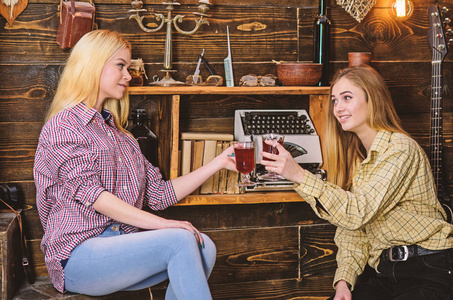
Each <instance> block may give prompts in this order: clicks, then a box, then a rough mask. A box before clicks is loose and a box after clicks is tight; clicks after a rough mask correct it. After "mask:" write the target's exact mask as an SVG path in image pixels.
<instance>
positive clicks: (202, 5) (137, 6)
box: [128, 0, 211, 86]
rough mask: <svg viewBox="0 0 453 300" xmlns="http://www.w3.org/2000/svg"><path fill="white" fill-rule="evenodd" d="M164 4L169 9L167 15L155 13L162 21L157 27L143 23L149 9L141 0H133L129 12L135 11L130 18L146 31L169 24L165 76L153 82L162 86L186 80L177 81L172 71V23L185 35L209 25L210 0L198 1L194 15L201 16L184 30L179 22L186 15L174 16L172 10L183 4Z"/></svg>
mask: <svg viewBox="0 0 453 300" xmlns="http://www.w3.org/2000/svg"><path fill="white" fill-rule="evenodd" d="M162 4H163V5H167V7H166V10H167V17H165V16H164V15H163V14H154V16H155V18H156V21H157V22H160V24H159V26H157V27H156V28H147V27H146V26H145V25H143V18H144V16H140V13H141V12H146V11H147V10H146V9H144V8H143V2H142V1H140V0H133V1H132V3H131V5H132V7H133V9H131V10H129V11H128V12H131V13H134V14H132V15H131V16H130V17H129V19H135V20H137V23H138V25H139V26H140V28H141V29H142V30H143V31H145V32H157V31H159V30H160V29H162V27H164V24H165V23H166V24H167V33H166V36H165V53H164V69H163V70H160V71H161V72H165V76H164V78H163V79H161V80H158V81H155V82H153V83H151V84H156V85H162V86H171V85H179V84H184V82H181V81H176V80H174V79H173V78H172V77H171V75H170V73H172V72H176V70H172V39H171V34H172V27H171V25H172V24H173V26H174V27H175V29H176V30H177V31H178V32H179V33H181V34H184V35H192V34H194V33H195V32H197V31H198V29H199V28H200V27H201V25H203V24H207V25H209V22H208V20H206V19H205V17H209V15H207V12H208V11H209V5H211V3H209V0H199V1H198V11H199V12H195V13H193V14H194V15H197V16H199V17H200V18H199V19H198V20H195V27H194V29H192V30H190V31H184V30H182V29H181V28H179V26H178V23H182V21H183V19H184V16H182V15H176V16H175V17H172V11H173V9H174V8H173V6H175V5H181V4H180V3H179V2H176V1H172V2H162Z"/></svg>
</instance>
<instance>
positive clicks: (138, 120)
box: [130, 109, 158, 166]
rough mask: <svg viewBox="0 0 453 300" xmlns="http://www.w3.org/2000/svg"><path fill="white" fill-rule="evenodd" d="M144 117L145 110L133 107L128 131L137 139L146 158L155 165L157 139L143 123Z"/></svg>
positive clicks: (145, 116) (145, 117) (145, 115)
mask: <svg viewBox="0 0 453 300" xmlns="http://www.w3.org/2000/svg"><path fill="white" fill-rule="evenodd" d="M146 119H147V114H146V110H144V109H134V110H133V111H132V122H133V124H132V127H131V129H130V132H131V133H132V135H133V136H134V137H135V138H136V139H137V142H138V144H139V146H140V150H141V151H142V153H143V155H144V156H145V157H146V159H148V161H149V162H150V163H151V164H152V165H153V166H157V146H158V140H157V136H156V135H155V134H154V132H152V131H151V129H149V128H148V127H147V126H146V125H145V121H146Z"/></svg>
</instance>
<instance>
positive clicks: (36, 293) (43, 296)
mask: <svg viewBox="0 0 453 300" xmlns="http://www.w3.org/2000/svg"><path fill="white" fill-rule="evenodd" d="M156 287H158V286H156ZM216 290H217V289H215V288H214V290H213V292H214V293H213V299H282V300H283V299H288V300H289V299H291V300H324V299H327V298H328V297H325V296H315V295H316V294H318V293H317V292H316V291H313V294H312V295H313V296H297V295H289V294H286V296H283V295H282V294H280V296H277V297H276V296H275V295H271V294H272V293H270V294H269V295H268V296H266V295H263V294H260V295H259V297H248V296H245V297H243V296H239V295H236V296H237V297H234V296H232V295H231V294H230V296H227V295H216V292H215V291H216ZM217 293H218V291H217ZM220 294H222V293H220ZM296 294H297V293H296ZM66 299H67V300H130V299H133V300H164V299H165V288H164V287H158V288H153V289H152V291H151V293H150V291H149V290H148V289H144V290H140V291H134V292H118V293H115V294H111V295H107V296H101V297H90V296H85V295H80V294H72V293H66V294H61V293H59V292H58V291H57V290H56V289H55V288H54V287H53V285H52V283H51V282H50V279H49V277H38V278H37V279H36V281H35V283H34V284H33V285H29V284H28V283H24V284H23V285H22V286H21V287H20V288H19V290H18V291H17V292H16V294H15V296H14V297H13V298H12V300H66Z"/></svg>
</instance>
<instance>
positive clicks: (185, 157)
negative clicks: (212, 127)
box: [180, 132, 240, 194]
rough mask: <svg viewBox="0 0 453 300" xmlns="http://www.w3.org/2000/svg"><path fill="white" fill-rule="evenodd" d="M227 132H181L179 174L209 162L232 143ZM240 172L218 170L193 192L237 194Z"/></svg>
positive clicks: (230, 136) (238, 191)
mask: <svg viewBox="0 0 453 300" xmlns="http://www.w3.org/2000/svg"><path fill="white" fill-rule="evenodd" d="M233 139H234V136H233V135H232V134H227V133H207V132H206V133H205V132H182V133H181V160H180V175H185V174H187V173H189V172H191V171H194V170H196V169H198V168H199V167H201V166H203V165H205V164H207V163H209V162H210V161H211V160H212V159H214V157H216V156H217V155H219V154H220V153H222V152H223V151H224V150H226V149H227V148H228V147H230V145H232V143H233ZM239 176H240V174H239V173H238V172H235V171H228V170H225V169H223V170H220V171H219V172H217V173H215V174H214V175H213V176H211V177H210V178H209V179H208V180H206V181H205V182H204V183H203V184H202V185H201V186H200V187H199V188H198V189H197V190H195V191H194V192H193V194H239V193H240V190H239V187H238V185H237V183H238V180H239Z"/></svg>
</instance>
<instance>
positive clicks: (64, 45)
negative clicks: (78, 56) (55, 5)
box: [57, 0, 95, 49]
mask: <svg viewBox="0 0 453 300" xmlns="http://www.w3.org/2000/svg"><path fill="white" fill-rule="evenodd" d="M94 12H95V8H94V5H93V4H92V3H89V2H81V1H74V0H71V1H61V4H60V24H59V26H58V32H57V43H58V45H60V48H61V49H68V48H72V47H74V45H75V44H76V43H77V42H78V41H79V40H80V38H81V37H82V36H83V35H84V34H85V33H87V32H90V31H91V30H92V29H93V24H94Z"/></svg>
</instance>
